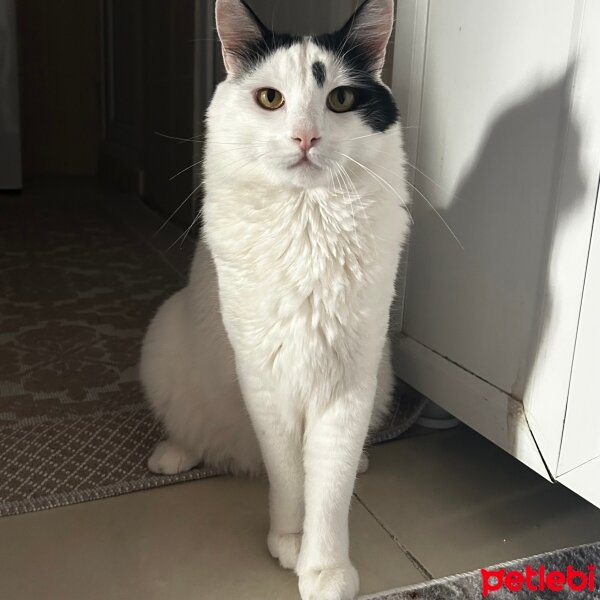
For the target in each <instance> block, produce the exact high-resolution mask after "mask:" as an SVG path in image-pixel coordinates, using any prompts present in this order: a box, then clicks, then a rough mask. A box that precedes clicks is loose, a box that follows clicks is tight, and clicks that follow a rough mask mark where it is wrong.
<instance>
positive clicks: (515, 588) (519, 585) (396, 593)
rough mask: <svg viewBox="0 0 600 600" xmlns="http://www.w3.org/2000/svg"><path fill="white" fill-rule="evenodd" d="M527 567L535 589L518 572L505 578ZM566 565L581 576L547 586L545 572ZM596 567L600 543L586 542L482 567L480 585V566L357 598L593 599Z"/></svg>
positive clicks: (597, 588) (599, 584) (597, 589)
mask: <svg viewBox="0 0 600 600" xmlns="http://www.w3.org/2000/svg"><path fill="white" fill-rule="evenodd" d="M590 565H592V566H593V570H590ZM541 566H543V568H544V571H543V573H544V576H543V580H544V581H543V582H542V583H541V584H540V576H539V573H540V567H541ZM527 567H529V568H530V569H532V570H533V571H535V573H533V572H531V576H530V581H529V585H530V586H531V587H533V588H537V589H528V585H527V581H522V580H521V581H519V575H512V576H511V578H510V580H508V582H507V580H506V577H507V575H508V574H509V573H510V572H511V571H516V572H517V573H518V574H520V575H522V576H525V575H526V574H527V571H526V569H527ZM569 567H571V569H573V570H575V571H579V572H580V573H582V574H583V576H584V577H585V580H584V579H583V577H581V576H578V577H574V578H573V580H572V583H573V584H574V585H573V586H572V587H573V589H572V587H571V585H570V584H569V582H565V581H564V580H563V582H562V585H559V584H560V582H558V581H557V580H555V581H551V582H550V585H552V586H553V587H555V588H556V589H554V590H550V589H548V575H549V573H550V572H551V571H558V572H561V573H563V574H564V575H566V574H567V569H568V568H569ZM599 567H600V543H595V544H586V545H584V546H576V547H574V548H565V549H563V550H554V551H553V552H546V553H545V554H538V555H536V556H530V557H529V558H521V559H519V560H513V561H510V562H507V563H503V564H501V565H495V566H493V567H488V568H487V569H484V570H485V571H486V572H487V573H486V575H485V580H486V582H487V585H484V575H483V574H482V570H478V571H471V572H470V573H463V574H462V575H452V576H450V577H443V578H441V579H434V580H433V581H427V582H426V583H420V584H417V585H411V586H407V587H404V588H399V589H397V590H390V591H388V592H382V593H380V594H372V595H369V596H363V597H362V598H361V599H360V600H480V599H481V598H482V597H484V598H485V597H487V598H490V600H534V599H536V598H542V599H546V600H563V599H568V598H578V599H580V600H593V599H595V600H597V599H598V598H600V578H599V577H598V574H597V573H596V571H597V570H598V568H599ZM502 571H503V573H502ZM493 572H496V574H497V575H500V576H501V577H503V579H502V581H500V580H499V578H498V577H497V576H495V575H493V574H492V573H493ZM506 583H508V585H506ZM510 588H512V589H510ZM540 588H544V589H540ZM559 588H560V589H559ZM486 592H487V593H486Z"/></svg>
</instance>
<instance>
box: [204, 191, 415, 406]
mask: <svg viewBox="0 0 600 600" xmlns="http://www.w3.org/2000/svg"><path fill="white" fill-rule="evenodd" d="M372 192H373V190H365V191H363V193H362V194H360V196H359V195H358V194H357V193H355V194H350V193H347V192H346V190H345V189H344V190H336V189H335V188H333V190H321V189H314V190H305V191H301V192H296V193H292V192H287V193H285V192H283V191H281V190H279V191H276V190H265V189H258V188H256V189H252V188H248V187H245V188H244V189H233V188H228V189H222V190H221V191H220V193H219V195H218V197H217V196H214V197H211V198H209V199H207V203H206V218H207V227H206V236H207V241H208V243H209V246H210V247H211V250H212V252H213V256H214V258H215V262H216V265H217V270H218V273H219V293H220V298H221V306H222V312H223V318H224V322H225V326H226V328H227V331H228V334H229V336H230V338H231V340H232V342H233V344H234V347H235V349H236V355H237V358H238V365H239V364H240V362H241V363H244V364H247V365H251V369H252V372H253V373H254V376H255V377H256V378H259V379H260V380H261V381H262V382H264V381H265V380H270V381H271V384H272V385H276V386H284V387H285V388H286V390H287V393H288V394H291V395H293V396H294V397H296V398H300V399H303V398H304V399H306V398H308V397H311V396H314V395H315V392H316V389H318V391H319V395H330V394H331V393H332V392H333V391H334V389H335V391H337V392H339V388H340V386H344V385H350V384H351V382H352V381H353V379H354V377H355V376H358V373H359V371H360V369H359V368H358V366H359V364H362V363H364V362H365V360H366V359H365V355H369V353H375V355H376V356H375V360H378V357H377V348H376V346H377V344H374V345H373V344H371V343H370V340H371V339H372V338H373V334H375V337H376V338H383V337H385V329H386V327H387V311H388V309H389V303H390V301H391V296H392V289H393V279H394V273H395V268H396V264H397V255H398V250H399V246H398V243H399V239H400V238H399V233H400V232H401V230H402V228H401V227H400V226H399V225H400V221H401V218H402V215H401V213H403V211H401V210H400V209H399V208H398V207H397V204H396V203H394V202H381V198H378V200H379V202H377V201H376V200H375V199H374V197H373V193H372ZM380 196H381V192H380ZM386 200H387V199H386ZM390 222H391V223H392V224H393V223H394V222H395V224H396V226H397V227H396V228H395V229H394V227H390ZM386 279H387V280H388V281H386ZM380 341H381V340H378V342H380ZM379 345H380V344H379ZM367 360H368V359H367ZM325 387H326V388H327V389H324V388H325Z"/></svg>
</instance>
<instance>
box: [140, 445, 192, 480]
mask: <svg viewBox="0 0 600 600" xmlns="http://www.w3.org/2000/svg"><path fill="white" fill-rule="evenodd" d="M197 463H198V460H197V459H196V458H195V457H194V456H192V455H191V454H190V453H189V452H188V451H187V450H184V449H183V448H182V447H181V446H179V445H177V444H175V443H173V442H171V441H170V440H165V441H164V442H159V443H158V444H157V445H156V448H154V451H153V452H152V454H151V455H150V458H149V459H148V469H150V471H152V472H153V473H157V474H160V475H176V474H177V473H182V472H183V471H189V470H190V469H191V468H192V467H193V466H195V465H196V464H197Z"/></svg>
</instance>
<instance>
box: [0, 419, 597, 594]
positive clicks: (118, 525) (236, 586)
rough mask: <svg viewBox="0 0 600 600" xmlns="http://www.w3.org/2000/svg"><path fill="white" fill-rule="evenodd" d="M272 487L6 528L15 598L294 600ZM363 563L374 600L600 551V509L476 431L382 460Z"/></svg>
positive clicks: (115, 504) (177, 489)
mask: <svg viewBox="0 0 600 600" xmlns="http://www.w3.org/2000/svg"><path fill="white" fill-rule="evenodd" d="M266 501H267V487H266V482H265V481H262V480H255V481H250V480H235V479H232V478H228V477H222V478H215V479H209V480H204V481H198V482H191V483H185V484H178V485H173V486H170V487H164V488H160V489H156V490H151V491H146V492H138V493H134V494H130V495H126V496H120V497H117V498H110V499H108V500H100V501H97V502H89V503H85V504H79V505H74V506H68V507H65V508H58V509H54V510H49V511H43V512H39V513H31V514H27V515H21V516H16V517H5V518H3V519H0V598H3V599H7V600H34V599H42V598H43V599H44V600H136V599H138V598H139V599H142V598H143V599H144V600H159V599H160V600H190V599H192V598H193V599H194V600H230V599H234V598H235V599H239V600H287V599H290V600H291V599H294V600H295V599H297V598H298V594H297V591H296V579H295V577H294V575H293V574H292V573H290V572H286V571H284V570H282V569H281V568H279V567H278V566H277V564H276V562H275V561H274V560H273V559H271V557H270V556H269V554H268V552H267V550H266V546H265V536H266V531H267V504H266ZM351 536H352V557H353V559H354V561H355V564H356V566H357V568H358V569H359V572H360V575H361V592H362V593H372V592H376V591H380V590H384V589H387V588H392V587H398V586H403V585H408V584H411V583H416V582H419V581H423V580H425V579H427V578H429V577H439V576H443V575H449V574H453V573H458V572H462V571H467V570H471V569H474V568H477V567H480V566H485V565H488V564H493V563H497V562H501V561H505V560H508V559H512V558H517V557H521V556H527V555H531V554H534V553H538V552H543V551H546V550H552V549H555V548H559V547H565V546H569V545H574V544H580V543H585V542H591V541H595V540H599V539H600V510H598V509H596V508H594V507H592V506H591V505H590V504H588V503H587V502H585V501H584V500H582V499H580V498H579V497H577V496H576V495H575V494H573V493H572V492H570V491H569V490H567V489H566V488H563V487H561V486H559V485H552V484H550V483H548V482H546V481H545V480H543V479H542V478H541V477H539V476H538V475H536V474H535V473H533V472H532V471H530V470H529V469H528V468H527V467H524V466H523V465H521V464H520V463H518V462H517V461H516V460H514V459H513V458H511V457H509V456H508V455H507V454H505V453H504V452H503V451H501V450H499V449H497V448H496V447H495V446H493V445H492V444H491V443H490V442H488V441H487V440H485V439H484V438H482V437H481V436H479V435H478V434H476V433H474V432H473V431H471V430H470V429H468V428H466V427H459V428H457V429H454V430H451V431H445V432H440V433H432V434H428V435H412V436H408V437H405V438H403V439H400V440H398V441H395V442H391V443H388V444H383V445H381V446H378V447H376V448H374V449H372V450H371V467H370V469H369V471H368V472H367V473H366V474H365V475H363V476H362V477H361V478H360V479H359V481H358V484H357V487H356V497H355V500H354V503H353V508H352V513H351Z"/></svg>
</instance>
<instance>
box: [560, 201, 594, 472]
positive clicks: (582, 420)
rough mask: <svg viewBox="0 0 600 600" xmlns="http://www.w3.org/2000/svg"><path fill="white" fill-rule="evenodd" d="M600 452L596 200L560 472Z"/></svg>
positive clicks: (580, 463)
mask: <svg viewBox="0 0 600 600" xmlns="http://www.w3.org/2000/svg"><path fill="white" fill-rule="evenodd" d="M599 456H600V214H599V213H598V206H597V204H596V218H595V223H594V234H593V236H592V244H591V247H590V256H589V261H588V267H587V277H586V280H585V289H584V294H583V303H582V306H581V317H580V320H579V328H578V333H577V345H576V347H575V359H574V361H573V372H572V375H571V386H570V389H569V401H568V405H567V419H566V421H565V429H564V434H563V441H562V446H561V450H560V460H559V465H558V473H559V475H560V474H563V473H565V472H568V471H570V470H572V469H575V468H576V467H578V466H580V465H582V464H583V463H585V462H587V461H590V460H592V459H594V458H596V457H599Z"/></svg>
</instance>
